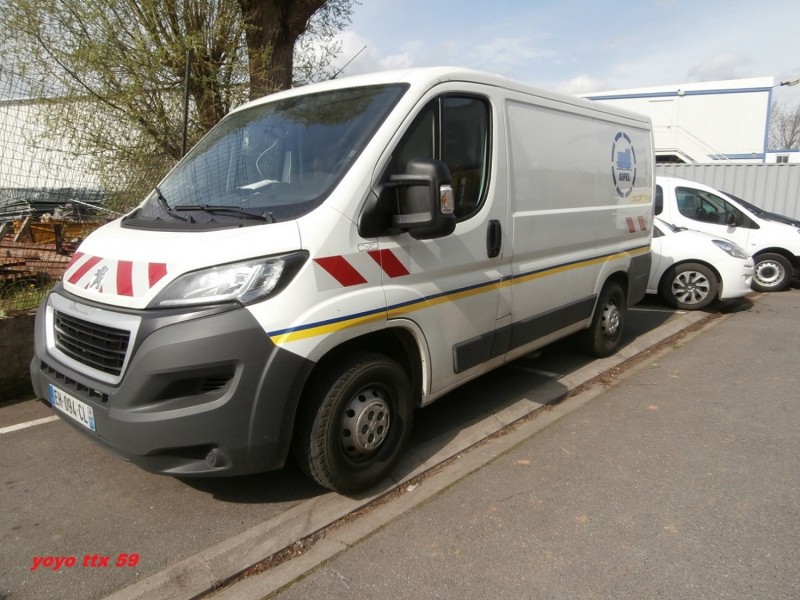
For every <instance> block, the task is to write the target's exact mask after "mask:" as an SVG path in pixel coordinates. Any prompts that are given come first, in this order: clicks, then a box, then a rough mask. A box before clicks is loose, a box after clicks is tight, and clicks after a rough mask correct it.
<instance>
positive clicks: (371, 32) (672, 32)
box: [338, 0, 800, 105]
mask: <svg viewBox="0 0 800 600" xmlns="http://www.w3.org/2000/svg"><path fill="white" fill-rule="evenodd" d="M359 1H360V4H356V5H355V6H354V11H353V19H352V23H351V24H350V25H349V26H348V27H347V28H346V29H345V30H344V31H343V32H342V34H341V42H342V54H341V56H340V60H339V63H338V66H340V67H342V66H344V64H345V63H346V62H347V61H350V60H352V62H350V63H349V64H348V65H347V66H344V69H343V71H342V73H341V75H339V76H340V77H342V76H345V75H357V74H361V73H369V72H372V71H384V70H388V69H394V68H406V67H425V66H440V65H451V66H460V67H469V68H473V69H479V70H482V71H489V72H492V73H496V74H498V75H503V76H505V77H509V78H512V79H516V80H519V81H522V82H525V83H528V84H530V85H534V86H536V87H540V88H544V89H548V90H553V91H558V92H562V93H567V94H582V93H590V92H604V91H612V90H624V89H635V88H643V87H654V86H666V85H673V84H681V83H695V82H702V81H719V80H728V79H745V78H752V77H774V78H775V85H776V88H775V90H774V93H773V100H775V101H777V102H779V103H781V104H784V105H794V104H798V103H800V85H796V86H794V87H789V86H780V85H778V84H779V83H780V82H782V81H791V80H796V79H800V1H799V0H771V1H770V2H761V1H759V0H747V1H745V0H724V1H723V0H639V1H634V0H615V1H608V0H595V1H588V0H575V1H573V0H527V1H525V0H491V1H489V0H356V2H359Z"/></svg>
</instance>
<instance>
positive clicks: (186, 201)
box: [125, 84, 407, 228]
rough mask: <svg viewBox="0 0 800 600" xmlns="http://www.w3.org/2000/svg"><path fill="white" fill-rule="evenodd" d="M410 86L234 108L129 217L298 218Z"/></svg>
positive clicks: (166, 221)
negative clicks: (241, 108) (237, 110)
mask: <svg viewBox="0 0 800 600" xmlns="http://www.w3.org/2000/svg"><path fill="white" fill-rule="evenodd" d="M406 88H407V86H406V85H399V84H392V85H382V86H369V87H359V88H348V89H342V90H334V91H330V92H323V93H317V94H308V95H303V96H297V97H294V98H287V99H283V100H278V101H275V102H268V103H266V104H261V105H257V106H253V107H252V108H248V109H246V110H242V111H239V112H235V113H233V114H231V115H229V116H228V117H226V118H225V119H223V120H222V121H221V122H220V123H219V124H218V125H217V126H216V127H215V128H214V129H212V130H211V131H210V132H209V134H208V135H207V136H206V137H204V138H203V139H202V140H201V141H200V143H198V144H197V146H195V147H194V148H193V149H192V151H191V152H190V153H189V154H188V155H187V156H186V157H185V158H184V159H183V160H182V161H181V162H180V163H178V165H177V166H176V167H175V168H174V169H173V170H172V171H171V172H170V173H169V174H168V175H167V176H166V177H165V178H164V180H163V181H162V182H161V183H160V184H159V185H158V186H157V187H156V188H154V190H153V191H152V192H151V193H150V195H149V196H148V197H147V198H146V199H145V202H144V203H143V204H142V205H141V206H140V207H139V208H138V209H137V210H136V211H134V212H133V213H131V214H130V215H129V216H128V217H126V218H125V224H126V225H127V226H132V227H150V226H157V227H164V226H167V227H177V228H185V227H198V226H199V227H206V228H208V227H231V226H241V225H250V224H258V223H264V222H269V223H272V222H278V221H286V220H291V219H296V218H298V217H300V216H302V215H303V214H305V213H307V212H309V211H311V210H313V209H314V208H315V207H317V206H318V205H319V204H320V203H321V202H323V201H324V200H325V198H326V197H327V196H328V194H329V193H330V192H331V190H332V189H333V188H334V187H335V185H336V184H337V183H338V182H339V181H340V180H341V178H342V177H343V176H344V174H345V173H346V172H347V169H348V168H349V167H350V166H351V165H352V164H353V162H354V161H355V160H356V158H357V157H358V155H359V154H360V153H361V151H362V150H363V149H364V147H365V146H366V144H367V142H368V141H369V139H370V138H371V137H372V135H373V134H374V132H375V131H376V130H377V129H378V127H379V126H380V125H381V123H382V122H383V120H384V119H385V118H386V116H387V115H388V114H389V112H390V111H391V110H392V108H393V107H394V106H395V104H396V103H397V101H398V100H399V99H400V97H401V96H402V94H403V92H404V91H405V90H406Z"/></svg>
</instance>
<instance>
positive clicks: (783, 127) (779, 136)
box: [769, 102, 800, 150]
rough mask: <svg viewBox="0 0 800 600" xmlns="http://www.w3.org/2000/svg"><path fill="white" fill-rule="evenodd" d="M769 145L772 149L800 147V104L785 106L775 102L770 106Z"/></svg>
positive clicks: (794, 148)
mask: <svg viewBox="0 0 800 600" xmlns="http://www.w3.org/2000/svg"><path fill="white" fill-rule="evenodd" d="M769 147H770V149H771V150H796V149H798V148H800V104H797V105H795V106H794V107H791V106H790V107H784V106H781V105H780V104H778V103H777V102H773V103H772V106H771V107H770V126H769Z"/></svg>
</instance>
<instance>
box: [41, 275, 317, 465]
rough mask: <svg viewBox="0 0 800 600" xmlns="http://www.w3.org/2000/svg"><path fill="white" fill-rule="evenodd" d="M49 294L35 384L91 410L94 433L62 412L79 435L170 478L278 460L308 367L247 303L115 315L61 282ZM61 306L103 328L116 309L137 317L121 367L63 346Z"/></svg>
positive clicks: (125, 318) (131, 319)
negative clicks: (114, 371) (57, 324)
mask: <svg viewBox="0 0 800 600" xmlns="http://www.w3.org/2000/svg"><path fill="white" fill-rule="evenodd" d="M53 295H55V297H54V298H53V299H52V300H51V299H48V301H47V302H45V303H43V305H42V306H41V307H40V309H39V312H38V313H37V317H36V328H35V354H34V358H33V360H32V362H31V381H32V384H33V389H34V391H35V393H36V394H37V395H38V396H39V397H40V398H49V396H50V386H51V385H52V386H55V387H56V388H58V389H59V390H61V391H63V392H66V393H67V394H69V395H70V396H72V397H74V398H77V399H78V400H80V401H82V402H84V403H85V404H87V405H89V406H91V407H92V409H93V411H94V420H95V426H96V431H94V432H92V431H90V430H89V429H88V428H86V427H84V426H82V425H81V424H79V423H77V422H76V421H74V420H72V419H70V418H69V417H66V416H65V415H63V414H62V413H61V412H59V411H56V412H57V414H59V416H62V417H64V420H65V421H67V422H68V423H70V424H71V425H73V426H74V427H75V428H76V429H78V430H79V431H80V432H81V433H83V434H84V435H87V436H88V437H90V438H92V439H93V440H94V441H96V442H98V443H99V444H101V445H102V446H104V447H106V448H108V449H109V450H111V451H113V452H114V453H116V454H118V455H119V456H121V457H123V458H125V459H127V460H130V461H131V462H133V463H135V464H137V465H139V466H140V467H142V468H144V469H146V470H148V471H153V472H158V473H164V474H170V475H180V476H190V475H201V476H214V475H239V474H244V473H254V472H260V471H266V470H270V469H275V468H280V467H281V466H282V465H283V463H284V461H285V460H286V456H287V453H288V450H289V445H290V442H291V435H292V427H293V421H294V414H295V410H296V407H297V403H298V401H299V397H300V392H301V390H302V388H303V385H304V383H305V380H306V378H307V376H308V374H309V372H310V371H311V368H312V367H313V364H312V363H311V362H310V361H307V360H305V359H303V358H301V357H299V356H297V355H295V354H292V353H290V352H288V351H285V350H282V349H281V348H279V347H277V346H275V345H274V344H273V343H272V342H271V340H270V339H269V337H268V336H267V335H266V333H265V332H264V330H263V329H262V328H261V327H260V325H259V324H258V323H257V322H256V320H255V319H254V318H253V316H252V315H251V313H250V312H249V311H247V310H246V309H244V308H241V307H238V306H233V305H224V306H217V307H211V308H203V309H198V308H192V309H175V310H159V311H119V312H116V311H109V310H108V307H104V306H102V305H92V304H91V303H87V302H84V301H82V300H78V299H77V298H74V297H71V296H70V295H69V294H67V293H66V292H64V291H63V289H61V288H57V289H56V290H54V292H53ZM53 300H56V302H53ZM54 305H57V306H58V310H57V311H56V309H54ZM56 312H58V313H61V314H66V315H67V317H68V318H70V319H72V320H73V321H77V322H78V324H79V325H81V324H86V325H87V327H91V326H92V324H93V323H94V322H102V323H103V326H104V327H107V326H108V322H109V320H111V321H113V320H114V319H115V315H119V316H120V317H121V319H120V322H122V323H134V324H135V325H134V327H135V331H133V332H132V335H131V347H130V348H129V349H128V350H127V353H126V358H125V361H124V366H123V369H122V372H121V373H119V374H118V375H116V376H114V375H108V374H106V373H101V372H100V371H98V370H97V369H94V368H92V367H89V366H86V367H84V366H83V365H82V363H81V362H80V361H81V360H83V357H82V356H81V354H80V352H70V353H68V354H69V355H65V354H64V353H63V352H61V349H62V347H63V345H60V344H59V343H57V342H56V341H55V333H54V331H53V326H52V325H53V322H54V318H53V314H54V313H56ZM61 314H60V315H59V316H61ZM76 357H77V358H78V360H75V358H76Z"/></svg>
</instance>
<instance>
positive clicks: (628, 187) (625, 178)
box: [611, 131, 636, 198]
mask: <svg viewBox="0 0 800 600" xmlns="http://www.w3.org/2000/svg"><path fill="white" fill-rule="evenodd" d="M611 177H612V179H613V180H614V187H615V188H616V190H617V195H618V196H619V197H620V198H627V197H628V196H630V195H631V192H632V191H633V185H634V183H635V182H636V152H635V151H634V149H633V144H632V143H631V138H629V137H628V134H627V133H623V132H621V131H620V132H619V133H618V134H617V135H616V136H615V137H614V144H613V146H612V147H611Z"/></svg>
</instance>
